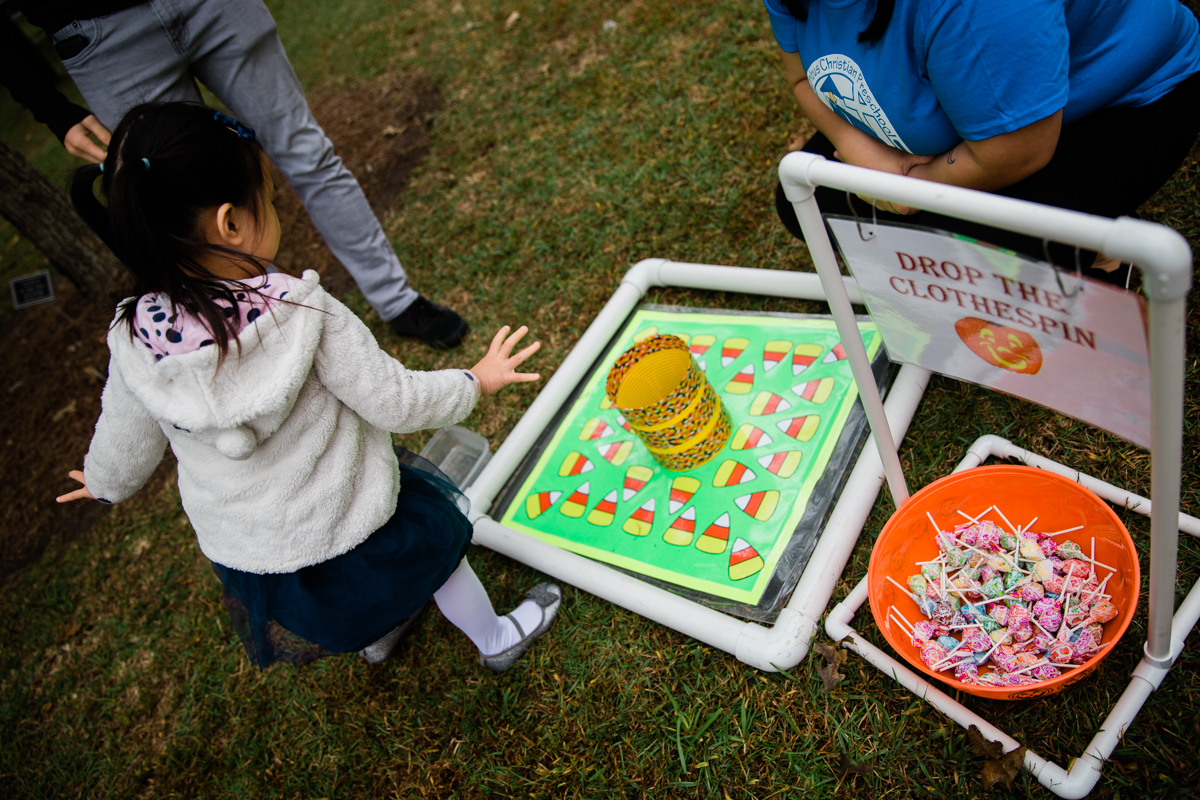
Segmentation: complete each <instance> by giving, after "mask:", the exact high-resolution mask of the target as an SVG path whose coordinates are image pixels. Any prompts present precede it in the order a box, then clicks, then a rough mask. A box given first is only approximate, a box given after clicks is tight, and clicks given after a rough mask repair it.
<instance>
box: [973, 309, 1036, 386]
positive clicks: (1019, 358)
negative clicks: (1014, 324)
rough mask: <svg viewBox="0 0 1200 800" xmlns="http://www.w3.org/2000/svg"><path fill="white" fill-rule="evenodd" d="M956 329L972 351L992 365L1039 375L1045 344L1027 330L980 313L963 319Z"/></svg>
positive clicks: (1010, 370)
mask: <svg viewBox="0 0 1200 800" xmlns="http://www.w3.org/2000/svg"><path fill="white" fill-rule="evenodd" d="M954 330H955V331H956V332H957V333H958V338H960V339H962V341H963V344H965V345H966V346H967V347H968V348H970V350H971V352H972V353H974V354H975V355H977V356H979V357H980V358H982V359H983V360H984V361H986V362H987V363H989V364H991V365H992V366H995V367H1000V368H1001V369H1006V370H1008V371H1009V372H1017V373H1021V374H1023V375H1036V374H1037V371H1038V370H1039V369H1041V368H1042V348H1040V347H1038V343H1037V341H1036V340H1035V339H1034V338H1033V337H1032V336H1030V335H1029V334H1028V333H1026V332H1025V331H1021V330H1017V329H1016V328H1008V327H1005V326H1003V325H997V324H995V323H993V322H988V321H987V320H985V319H979V318H978V317H964V318H962V319H960V320H959V321H958V322H956V323H954Z"/></svg>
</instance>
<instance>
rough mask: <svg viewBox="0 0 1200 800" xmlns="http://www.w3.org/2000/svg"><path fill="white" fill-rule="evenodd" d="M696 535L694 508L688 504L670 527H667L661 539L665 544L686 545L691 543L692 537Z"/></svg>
mask: <svg viewBox="0 0 1200 800" xmlns="http://www.w3.org/2000/svg"><path fill="white" fill-rule="evenodd" d="M695 535H696V509H695V507H694V506H689V507H688V508H687V510H686V511H684V512H683V513H682V514H680V515H679V516H678V517H677V518H676V519H675V521H674V522H672V523H671V527H669V528H667V531H666V533H664V534H663V541H664V542H666V543H667V544H677V545H679V546H680V547H687V546H688V545H689V544H691V543H692V537H694V536H695Z"/></svg>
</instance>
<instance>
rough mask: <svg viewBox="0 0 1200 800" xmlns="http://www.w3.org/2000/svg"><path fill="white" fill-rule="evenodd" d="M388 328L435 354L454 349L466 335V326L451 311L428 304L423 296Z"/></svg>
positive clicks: (419, 296) (391, 322) (460, 318)
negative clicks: (432, 349) (424, 346)
mask: <svg viewBox="0 0 1200 800" xmlns="http://www.w3.org/2000/svg"><path fill="white" fill-rule="evenodd" d="M388 324H389V325H391V326H392V330H393V331H395V332H396V335H397V336H409V337H413V338H415V339H420V340H421V341H422V342H424V343H425V344H427V345H429V346H430V347H432V348H434V349H435V350H449V349H450V348H451V347H457V346H458V343H459V342H461V341H462V338H463V337H464V336H466V335H467V330H468V327H467V323H466V321H465V320H463V318H462V317H460V316H459V315H458V314H455V313H454V312H453V311H451V310H450V309H448V308H446V307H444V306H439V305H437V304H435V303H431V302H429V301H428V300H426V299H425V297H424V296H423V295H418V296H417V299H416V302H414V303H413V304H412V305H411V306H409V307H408V308H406V309H404V311H403V312H401V314H400V316H398V317H396V318H395V319H393V320H389V321H388Z"/></svg>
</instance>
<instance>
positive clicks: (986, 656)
mask: <svg viewBox="0 0 1200 800" xmlns="http://www.w3.org/2000/svg"><path fill="white" fill-rule="evenodd" d="M1011 638H1012V634H1011V633H1006V634H1004V637H1003V638H1002V639H1001V640H1000V641H998V642H996V643H995V644H994V645H992V649H991V650H988V651H987V652H986V653H984V654H983V658H981V659H979V660H980V661H987V660H988V656H990V655H991V654H992V653H993V652H994V651H995V650H996V648H997V647H999V646H1000V645H1002V644H1004V643H1005V642H1006V641H1008V640H1009V639H1011Z"/></svg>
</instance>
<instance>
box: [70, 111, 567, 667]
mask: <svg viewBox="0 0 1200 800" xmlns="http://www.w3.org/2000/svg"><path fill="white" fill-rule="evenodd" d="M97 177H102V183H101V188H102V190H103V193H104V195H105V196H106V197H107V200H108V207H107V208H105V207H104V206H102V205H101V204H100V203H99V202H97V200H96V199H95V196H94V194H93V184H94V182H95V179H96V178H97ZM273 192H274V187H273V185H272V182H271V176H270V170H269V168H268V164H267V160H266V158H265V156H264V155H263V151H262V148H261V147H260V146H259V144H258V143H257V142H256V141H255V137H254V131H253V130H251V129H249V128H247V127H245V126H243V125H241V124H240V123H238V122H237V121H236V120H234V119H232V118H230V117H227V116H225V115H224V114H220V113H217V112H214V111H213V110H212V109H211V108H207V107H205V106H202V105H197V104H191V103H165V104H147V105H142V106H138V107H137V108H134V109H133V110H132V111H130V112H129V114H127V115H126V117H125V119H124V120H122V122H121V124H120V125H119V126H118V127H117V129H116V131H115V132H114V133H113V136H112V141H111V143H110V147H109V151H108V156H107V158H106V160H105V161H104V162H103V163H102V164H100V165H98V166H87V167H83V168H82V169H81V170H80V171H79V172H78V173H77V174H76V176H75V181H74V185H73V186H72V198H73V200H74V201H75V205H76V207H77V208H78V210H79V212H80V214H81V215H82V216H83V217H84V219H85V220H87V221H88V223H89V224H90V225H91V226H92V227H93V228H94V229H95V230H96V231H97V232H98V233H99V234H100V235H101V236H102V237H103V238H104V239H105V240H106V241H107V242H109V244H110V246H111V247H112V248H113V250H114V251H115V252H116V253H117V254H118V255H119V256H120V258H121V260H122V261H123V262H124V263H125V265H126V266H127V267H128V268H129V270H130V271H131V272H132V273H133V275H134V277H135V278H136V281H137V287H136V290H137V291H136V295H135V296H134V297H132V298H129V299H128V300H125V301H124V302H122V303H121V305H120V306H119V308H118V310H117V315H116V319H115V320H114V321H113V325H112V328H111V329H110V331H109V335H108V345H109V348H110V350H111V353H112V356H111V360H110V363H109V370H108V382H107V384H106V385H105V387H104V394H103V398H102V404H103V410H102V412H101V415H100V419H99V421H98V422H97V423H96V433H95V436H94V437H93V438H92V444H91V448H90V449H89V451H88V454H87V458H86V459H85V461H84V468H83V471H82V472H80V471H78V470H77V471H73V472H71V477H72V478H74V479H75V480H77V481H79V482H80V483H82V484H84V486H83V488H81V489H76V490H75V491H73V492H70V493H69V494H65V495H63V496H61V497H59V498H58V501H59V502H60V503H61V502H68V501H71V500H77V499H81V498H93V499H96V500H99V501H100V502H103V503H117V502H120V501H122V500H125V499H127V498H128V497H130V496H131V495H133V494H134V492H136V491H137V490H138V489H139V488H141V486H142V485H143V484H144V483H145V481H146V480H147V478H149V476H150V474H151V473H152V472H153V471H154V469H155V467H156V466H157V464H158V462H159V461H160V460H161V458H162V455H163V450H164V448H165V446H166V445H167V444H168V443H169V444H170V445H171V449H172V451H174V453H175V455H176V457H177V458H178V461H179V493H180V496H181V497H182V500H183V506H184V509H185V511H186V512H187V515H188V518H189V520H190V521H191V524H192V527H193V528H194V529H195V531H196V536H197V538H198V539H199V543H200V549H201V550H202V551H203V552H204V554H205V555H206V556H208V557H209V558H210V559H211V560H212V562H213V569H214V571H215V572H216V573H217V575H218V576H219V577H220V579H221V583H222V584H223V586H224V592H225V599H226V603H227V606H228V609H229V612H230V617H231V619H232V620H233V623H234V627H235V629H236V630H237V632H238V634H239V636H240V637H241V640H242V643H243V644H244V645H245V647H246V653H247V655H249V657H250V659H251V660H252V661H254V662H255V663H256V664H257V665H258V666H259V667H260V668H265V667H266V666H268V665H269V664H270V663H271V662H272V661H276V660H281V661H289V662H297V661H305V660H309V659H311V658H316V657H319V656H323V655H329V654H332V653H339V652H355V651H360V652H361V654H362V655H363V656H364V657H366V658H367V659H368V660H370V661H379V660H382V658H383V657H385V656H386V655H387V652H388V651H389V650H390V648H391V647H392V646H393V645H394V644H395V640H396V639H397V638H398V631H399V627H398V626H400V624H401V623H403V622H404V621H406V620H407V619H409V618H410V617H412V616H413V615H414V614H416V613H417V612H418V611H419V610H420V609H421V608H422V607H423V606H424V605H425V603H426V601H427V600H428V598H429V597H430V596H432V597H433V598H434V600H435V602H436V603H437V605H438V608H439V609H440V610H441V611H442V613H443V614H444V615H445V616H446V618H447V619H449V620H450V621H451V622H452V623H453V624H454V625H455V626H457V627H458V628H459V629H460V630H462V631H463V633H465V634H466V635H467V636H468V637H469V638H470V639H471V641H472V642H473V643H474V644H475V646H476V647H478V648H479V653H480V662H481V663H482V664H484V665H485V666H487V667H490V668H491V669H493V670H496V671H500V670H503V669H506V668H507V667H508V666H510V665H511V664H512V663H513V662H514V661H515V660H516V659H517V658H519V657H520V656H521V655H522V654H523V653H524V652H525V649H526V648H527V647H528V646H529V644H530V643H531V642H532V641H533V640H534V639H536V638H538V637H539V636H541V635H542V634H543V633H545V632H546V630H547V628H549V627H550V624H551V623H552V622H553V621H554V619H555V616H556V615H557V613H558V609H559V607H560V605H561V603H562V592H561V590H560V589H559V588H558V587H557V586H555V585H553V584H541V585H539V586H537V587H534V589H533V590H531V591H530V592H529V593H528V594H527V595H526V597H527V600H526V601H525V602H524V603H522V604H521V605H520V606H518V607H517V608H516V609H515V610H514V611H513V612H512V613H509V614H506V615H504V616H503V617H498V616H496V614H495V612H494V611H493V609H492V605H491V602H490V600H489V599H488V596H487V592H486V591H485V590H484V588H483V586H482V585H481V584H480V582H479V579H478V578H476V576H475V573H474V572H472V570H471V567H470V565H469V564H468V563H467V560H466V557H465V554H466V551H467V548H468V547H469V546H470V539H471V524H470V522H468V521H467V518H466V517H465V516H464V515H463V512H462V511H460V510H459V504H462V505H465V502H466V501H465V498H463V496H462V494H461V492H459V491H458V489H457V488H455V487H454V486H453V485H452V484H451V483H450V482H449V480H448V479H446V477H445V476H444V475H442V474H441V473H440V472H439V471H438V470H437V469H436V468H435V467H433V465H431V464H429V462H426V461H424V460H423V459H420V458H419V457H416V456H412V454H409V453H406V454H405V455H406V459H405V460H406V461H410V462H412V461H415V462H416V463H414V464H412V465H411V466H410V465H409V464H408V463H400V464H398V463H397V455H396V452H395V451H394V450H393V448H392V444H391V434H390V432H391V431H397V432H407V431H416V430H421V429H424V428H437V427H441V426H444V425H450V424H453V423H455V422H458V421H459V420H461V419H463V418H464V417H466V416H467V415H468V414H469V413H470V412H471V409H472V408H474V406H475V402H476V401H477V400H478V398H479V396H480V395H481V394H491V393H493V392H495V391H497V390H499V389H500V388H501V387H503V386H504V385H506V384H509V383H514V382H521V381H533V380H537V379H538V377H539V376H538V375H534V374H527V373H518V372H515V371H514V368H515V367H516V366H517V365H519V364H520V363H521V362H523V361H524V360H525V359H527V358H528V357H529V356H530V355H532V354H533V353H534V352H535V351H536V350H537V349H538V344H537V343H534V344H533V345H530V346H529V347H526V348H525V349H523V350H521V351H520V352H519V353H517V354H516V355H511V353H512V350H513V347H514V346H515V344H516V343H517V342H518V341H519V340H520V339H521V337H522V336H524V334H525V332H526V329H525V328H520V329H519V330H517V331H516V332H515V333H513V334H512V335H509V329H508V327H507V326H506V327H504V328H502V329H501V330H500V331H499V333H497V334H496V337H495V338H494V339H493V340H492V343H491V346H490V347H489V348H488V352H487V355H485V356H484V357H483V359H482V360H480V361H479V363H478V364H476V365H475V366H474V367H472V368H471V369H470V370H442V371H438V372H414V371H410V370H406V369H405V368H404V367H403V366H401V365H400V363H399V362H398V361H396V360H395V359H393V358H391V357H390V356H388V355H387V354H386V353H384V352H383V351H382V350H380V349H379V347H378V345H377V344H376V343H375V339H374V337H373V336H372V335H371V333H370V331H369V330H368V329H367V327H366V326H365V325H364V324H363V323H362V322H361V321H360V320H359V319H358V318H357V317H356V316H354V314H353V313H351V312H350V311H349V310H348V309H347V308H346V307H345V306H344V305H342V304H341V303H340V302H338V301H337V300H335V299H334V298H333V297H331V296H330V295H329V294H327V293H326V292H325V291H324V290H322V289H321V286H320V284H319V283H318V279H317V275H316V273H315V272H306V273H305V274H304V277H303V278H293V277H291V276H289V275H284V274H282V273H280V272H277V271H275V270H274V269H273V268H272V267H270V262H271V259H273V258H274V257H275V254H276V252H277V251H278V249H279V220H278V218H277V217H276V215H275V208H274V206H273V204H272V196H273Z"/></svg>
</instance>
